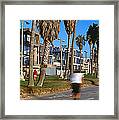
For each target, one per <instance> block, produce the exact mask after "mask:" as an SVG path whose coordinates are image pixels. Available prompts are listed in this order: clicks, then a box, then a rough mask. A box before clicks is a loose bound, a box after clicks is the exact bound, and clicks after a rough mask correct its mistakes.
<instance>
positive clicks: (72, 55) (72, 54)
mask: <svg viewBox="0 0 119 120" xmlns="http://www.w3.org/2000/svg"><path fill="white" fill-rule="evenodd" d="M75 36H76V31H75V30H74V33H73V39H72V51H71V74H72V73H73V63H74V39H75Z"/></svg>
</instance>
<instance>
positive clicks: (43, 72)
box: [37, 40, 50, 87]
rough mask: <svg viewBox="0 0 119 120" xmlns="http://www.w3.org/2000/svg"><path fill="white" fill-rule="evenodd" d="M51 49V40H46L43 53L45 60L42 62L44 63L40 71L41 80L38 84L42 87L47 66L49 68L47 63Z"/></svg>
mask: <svg viewBox="0 0 119 120" xmlns="http://www.w3.org/2000/svg"><path fill="white" fill-rule="evenodd" d="M49 51H50V41H48V40H45V49H44V54H43V62H42V65H41V71H40V75H39V81H38V84H37V86H41V87H42V85H43V81H44V79H45V75H46V68H47V64H48V56H49Z"/></svg>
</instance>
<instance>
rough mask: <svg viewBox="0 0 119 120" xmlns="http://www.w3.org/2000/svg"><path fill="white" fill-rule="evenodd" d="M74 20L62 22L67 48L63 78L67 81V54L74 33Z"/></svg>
mask: <svg viewBox="0 0 119 120" xmlns="http://www.w3.org/2000/svg"><path fill="white" fill-rule="evenodd" d="M74 23H75V20H64V25H65V29H66V32H67V35H68V48H67V56H66V57H67V58H66V68H65V76H64V78H65V79H67V76H68V74H69V54H70V36H71V34H72V33H73V31H74V26H75V24H74Z"/></svg>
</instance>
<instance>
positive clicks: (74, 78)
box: [70, 73, 84, 83]
mask: <svg viewBox="0 0 119 120" xmlns="http://www.w3.org/2000/svg"><path fill="white" fill-rule="evenodd" d="M83 76H84V75H83V73H72V74H71V76H70V81H71V83H82V78H83Z"/></svg>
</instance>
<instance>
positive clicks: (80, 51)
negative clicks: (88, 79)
mask: <svg viewBox="0 0 119 120" xmlns="http://www.w3.org/2000/svg"><path fill="white" fill-rule="evenodd" d="M80 73H81V50H80Z"/></svg>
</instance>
